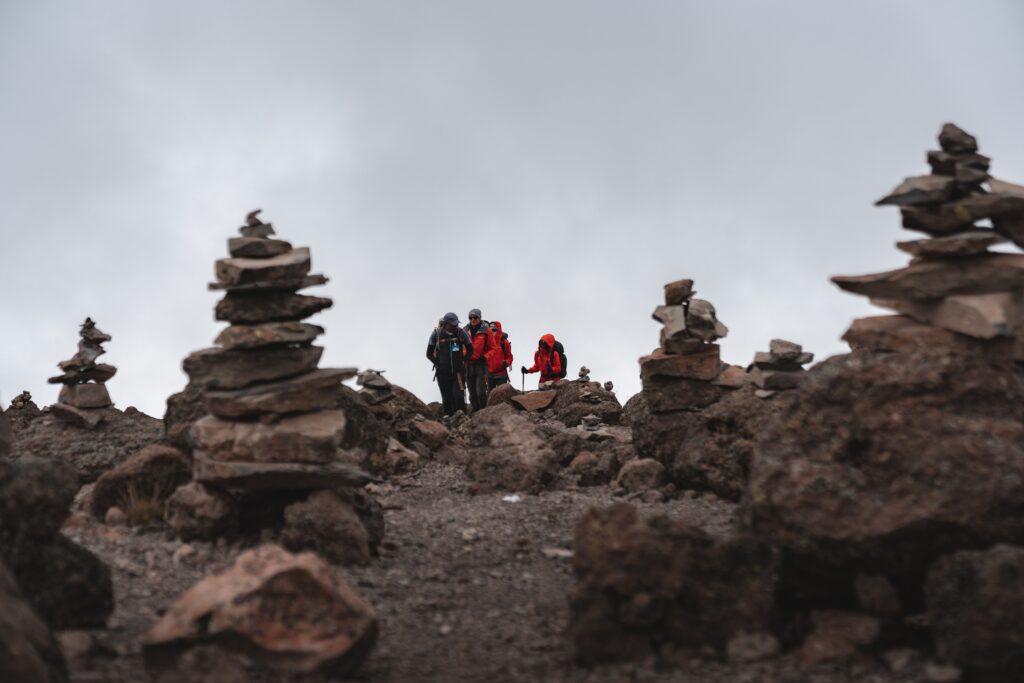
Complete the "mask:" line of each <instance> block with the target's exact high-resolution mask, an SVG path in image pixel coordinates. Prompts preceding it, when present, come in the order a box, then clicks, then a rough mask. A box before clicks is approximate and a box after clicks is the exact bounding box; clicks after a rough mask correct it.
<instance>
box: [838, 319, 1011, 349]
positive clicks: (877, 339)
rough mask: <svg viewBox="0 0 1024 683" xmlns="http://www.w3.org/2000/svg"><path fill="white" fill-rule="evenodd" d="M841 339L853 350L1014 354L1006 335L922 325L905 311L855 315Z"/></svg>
mask: <svg viewBox="0 0 1024 683" xmlns="http://www.w3.org/2000/svg"><path fill="white" fill-rule="evenodd" d="M843 341H845V342H846V343H847V344H849V345H850V348H851V349H852V350H854V351H869V352H871V353H913V354H932V355H939V356H944V355H945V356H948V355H981V356H988V357H990V358H1000V357H1001V358H1011V357H1012V356H1013V343H1012V341H1011V340H1009V339H993V340H990V341H987V340H979V339H973V338H971V337H968V336H965V335H962V334H957V333H955V332H950V331H949V330H943V329H941V328H938V327H933V326H932V325H924V324H922V323H919V322H916V321H915V320H913V319H911V318H909V317H907V316H905V315H882V316H873V317H870V318H858V319H857V320H854V321H853V324H852V325H851V326H850V329H848V330H847V331H846V333H845V334H844V335H843Z"/></svg>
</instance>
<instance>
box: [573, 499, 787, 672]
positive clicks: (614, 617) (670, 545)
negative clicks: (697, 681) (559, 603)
mask: <svg viewBox="0 0 1024 683" xmlns="http://www.w3.org/2000/svg"><path fill="white" fill-rule="evenodd" d="M573 552H574V555H573V569H574V573H575V575H576V584H575V585H574V586H573V587H572V589H571V590H570V592H569V636H570V639H571V641H572V647H573V653H574V656H575V658H576V660H577V661H579V662H580V663H582V664H587V665H591V664H597V663H600V662H606V661H613V660H624V659H640V658H645V657H648V656H650V655H652V654H658V653H659V652H660V651H662V650H663V649H664V648H666V647H669V648H683V649H699V648H701V647H705V646H707V647H712V648H715V649H719V650H722V649H724V648H725V646H726V644H727V643H728V641H729V639H730V638H731V637H732V636H734V635H736V634H738V633H740V632H747V633H751V632H757V631H764V630H767V629H768V628H769V627H770V625H771V623H772V620H773V613H774V591H775V577H776V562H775V557H774V553H773V551H772V550H771V549H770V548H769V547H768V546H767V545H766V544H763V543H760V542H758V541H754V540H752V539H750V538H732V539H726V540H721V539H716V538H713V537H711V536H709V535H708V534H707V533H706V532H704V531H702V530H701V529H699V528H697V527H693V526H690V525H688V524H687V523H685V522H682V521H679V520H673V519H671V518H669V517H667V516H664V515H660V516H656V517H653V518H651V519H649V520H644V519H641V517H640V515H639V513H638V512H637V509H636V508H635V507H633V506H632V505H627V504H625V503H616V504H615V505H612V506H611V507H609V508H605V509H597V508H591V509H590V510H588V511H587V512H586V513H585V514H584V515H583V517H582V518H581V519H580V521H579V522H578V523H577V525H576V530H575V536H574V542H573Z"/></svg>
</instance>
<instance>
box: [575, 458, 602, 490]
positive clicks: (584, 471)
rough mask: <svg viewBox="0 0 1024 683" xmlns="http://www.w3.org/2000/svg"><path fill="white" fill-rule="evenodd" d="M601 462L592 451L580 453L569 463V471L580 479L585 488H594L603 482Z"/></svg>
mask: <svg viewBox="0 0 1024 683" xmlns="http://www.w3.org/2000/svg"><path fill="white" fill-rule="evenodd" d="M600 470H601V462H600V460H599V459H598V457H597V456H596V455H594V454H593V453H591V452H590V451H580V452H579V453H577V454H576V456H575V457H573V459H572V461H571V462H570V463H569V471H570V472H572V473H573V474H575V475H577V476H578V477H579V478H580V484H582V485H583V486H594V485H596V484H600V483H604V482H603V481H601V479H602V477H601V471H600Z"/></svg>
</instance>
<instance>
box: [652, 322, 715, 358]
mask: <svg viewBox="0 0 1024 683" xmlns="http://www.w3.org/2000/svg"><path fill="white" fill-rule="evenodd" d="M660 340H661V347H660V348H661V349H662V350H663V351H664V352H665V353H674V354H678V355H680V356H686V355H689V354H691V353H700V352H701V351H702V350H703V349H704V347H705V346H707V345H708V344H707V342H704V341H701V340H700V339H694V338H692V337H689V336H686V335H682V336H676V337H674V338H672V337H668V336H667V335H666V334H665V330H664V329H662V330H661V336H660Z"/></svg>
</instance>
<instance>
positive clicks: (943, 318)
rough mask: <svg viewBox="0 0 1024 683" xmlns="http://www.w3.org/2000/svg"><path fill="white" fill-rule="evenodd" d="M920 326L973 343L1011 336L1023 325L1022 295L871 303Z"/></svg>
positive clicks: (1020, 293) (887, 300)
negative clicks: (964, 336)
mask: <svg viewBox="0 0 1024 683" xmlns="http://www.w3.org/2000/svg"><path fill="white" fill-rule="evenodd" d="M871 303H873V304H875V305H876V306H884V307H886V308H892V309H894V310H896V311H899V312H900V313H903V314H904V315H908V316H910V317H911V318H913V319H914V320H917V321H918V322H920V323H924V324H928V325H934V326H935V327H941V328H943V329H946V330H950V331H952V332H959V333H960V334H965V335H967V336H969V337H975V338H977V339H993V338H995V337H999V336H1013V335H1014V334H1015V333H1016V332H1017V330H1018V328H1019V327H1020V325H1021V324H1022V323H1024V292H1022V291H1018V292H1015V293H1010V292H997V293H993V294H974V295H969V294H964V295H960V296H949V297H946V298H945V299H940V300H938V301H921V300H909V301H900V300H895V299H894V300H890V299H872V300H871Z"/></svg>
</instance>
